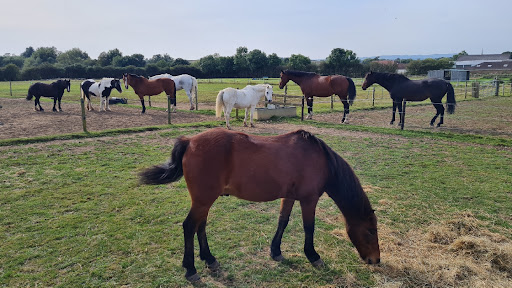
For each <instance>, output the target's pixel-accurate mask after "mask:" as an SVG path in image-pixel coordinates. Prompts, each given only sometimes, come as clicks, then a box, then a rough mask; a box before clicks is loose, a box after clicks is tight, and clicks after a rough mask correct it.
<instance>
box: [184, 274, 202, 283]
mask: <svg viewBox="0 0 512 288" xmlns="http://www.w3.org/2000/svg"><path fill="white" fill-rule="evenodd" d="M185 278H187V280H188V281H189V282H197V281H199V280H201V277H200V276H199V275H197V273H196V274H194V275H190V276H185Z"/></svg>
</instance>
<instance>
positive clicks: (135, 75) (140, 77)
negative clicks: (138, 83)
mask: <svg viewBox="0 0 512 288" xmlns="http://www.w3.org/2000/svg"><path fill="white" fill-rule="evenodd" d="M128 75H130V76H131V77H134V78H137V79H146V77H144V76H140V75H137V74H132V73H129V74H128Z"/></svg>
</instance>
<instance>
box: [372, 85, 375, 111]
mask: <svg viewBox="0 0 512 288" xmlns="http://www.w3.org/2000/svg"><path fill="white" fill-rule="evenodd" d="M374 106H375V86H374V87H373V91H372V107H374Z"/></svg>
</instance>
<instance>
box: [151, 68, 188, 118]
mask: <svg viewBox="0 0 512 288" xmlns="http://www.w3.org/2000/svg"><path fill="white" fill-rule="evenodd" d="M159 78H169V79H172V80H173V81H174V84H175V85H176V91H178V90H181V89H183V90H185V93H187V96H188V100H189V101H190V110H194V109H195V106H194V102H193V101H192V99H196V98H197V79H196V78H195V77H194V76H190V75H188V74H181V75H178V76H172V75H171V74H167V73H166V74H160V75H155V76H151V77H149V80H155V79H159Z"/></svg>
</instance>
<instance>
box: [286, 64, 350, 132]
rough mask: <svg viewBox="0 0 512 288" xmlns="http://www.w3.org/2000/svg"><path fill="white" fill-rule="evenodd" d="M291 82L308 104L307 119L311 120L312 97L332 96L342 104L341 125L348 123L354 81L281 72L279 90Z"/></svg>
mask: <svg viewBox="0 0 512 288" xmlns="http://www.w3.org/2000/svg"><path fill="white" fill-rule="evenodd" d="M290 80H292V81H293V82H295V83H296V84H297V85H299V86H300V89H301V90H302V94H303V95H304V97H305V98H306V101H307V104H308V116H307V117H306V118H307V119H311V118H313V96H317V97H329V96H331V95H333V94H336V95H338V97H339V98H340V100H341V103H343V118H342V119H341V123H348V119H347V118H348V113H350V105H352V103H353V102H354V99H355V98H356V86H355V85H354V81H352V79H350V78H349V77H345V76H342V75H330V76H320V75H318V74H316V73H311V72H302V71H293V70H284V71H282V70H281V82H279V89H283V87H284V86H285V85H286V83H288V81H290Z"/></svg>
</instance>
